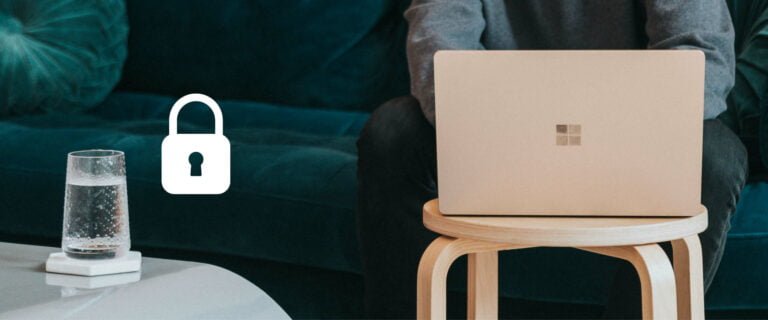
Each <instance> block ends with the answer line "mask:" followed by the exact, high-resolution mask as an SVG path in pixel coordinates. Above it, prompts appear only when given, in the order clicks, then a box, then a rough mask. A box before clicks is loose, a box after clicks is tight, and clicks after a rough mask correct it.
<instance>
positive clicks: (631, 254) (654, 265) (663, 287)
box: [580, 243, 677, 319]
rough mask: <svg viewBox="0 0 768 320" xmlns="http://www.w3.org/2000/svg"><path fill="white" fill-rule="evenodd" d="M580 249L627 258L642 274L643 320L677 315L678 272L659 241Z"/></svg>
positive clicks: (639, 273) (670, 317) (675, 316)
mask: <svg viewBox="0 0 768 320" xmlns="http://www.w3.org/2000/svg"><path fill="white" fill-rule="evenodd" d="M580 249H583V250H586V251H591V252H595V253H599V254H603V255H607V256H612V257H616V258H620V259H624V260H627V261H629V262H630V263H632V265H633V266H634V267H635V270H637V273H638V275H639V276H640V286H641V290H642V295H643V319H675V318H677V298H676V294H675V275H674V272H673V270H672V265H671V264H670V262H669V258H667V255H666V254H665V253H664V250H662V249H661V247H659V245H658V244H655V243H654V244H646V245H640V246H625V247H591V248H580Z"/></svg>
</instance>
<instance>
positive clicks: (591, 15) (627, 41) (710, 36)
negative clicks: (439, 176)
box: [405, 0, 735, 124]
mask: <svg viewBox="0 0 768 320" xmlns="http://www.w3.org/2000/svg"><path fill="white" fill-rule="evenodd" d="M405 18H406V19H407V20H408V23H409V31H408V64H409V69H410V72H411V93H412V94H413V95H414V96H415V97H416V99H418V100H419V102H420V104H421V108H422V110H423V111H424V115H425V116H426V117H427V119H428V120H429V121H430V122H431V123H432V124H434V122H435V92H434V79H433V76H434V73H433V64H432V57H433V55H434V54H435V52H436V51H437V50H458V49H463V50H484V49H487V50H500V49H504V50H509V49H645V48H648V49H678V48H680V49H699V50H702V51H704V53H705V54H706V93H705V98H704V118H705V119H710V118H714V117H716V116H717V115H718V114H720V113H721V112H722V111H724V110H725V109H726V104H725V98H726V96H727V94H728V92H729V91H730V89H731V87H732V86H733V81H734V63H735V62H734V48H733V40H734V39H733V38H734V35H733V25H732V24H731V19H730V15H729V13H728V8H727V7H726V4H725V1H724V0H414V1H413V3H412V4H411V7H410V8H409V9H408V10H407V11H406V12H405Z"/></svg>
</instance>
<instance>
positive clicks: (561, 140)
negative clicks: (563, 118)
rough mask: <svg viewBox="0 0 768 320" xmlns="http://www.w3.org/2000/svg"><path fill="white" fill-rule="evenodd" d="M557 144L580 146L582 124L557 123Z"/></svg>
mask: <svg viewBox="0 0 768 320" xmlns="http://www.w3.org/2000/svg"><path fill="white" fill-rule="evenodd" d="M555 134H556V136H555V145H558V146H580V145H581V125H580V124H557V125H555Z"/></svg>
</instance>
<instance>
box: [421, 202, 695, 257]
mask: <svg viewBox="0 0 768 320" xmlns="http://www.w3.org/2000/svg"><path fill="white" fill-rule="evenodd" d="M423 220H424V226H426V227H427V229H429V230H432V231H434V232H437V233H439V234H443V235H447V236H450V237H454V238H462V239H475V240H482V241H489V242H501V243H514V244H519V245H525V244H530V245H532V246H547V247H603V246H623V245H637V244H644V243H658V242H666V241H671V240H676V239H681V238H684V237H687V236H691V235H695V234H698V233H701V232H702V231H704V230H705V229H706V228H707V209H706V208H705V207H704V206H702V205H700V206H699V209H698V211H697V212H695V213H693V215H691V216H687V217H553V216H547V217H542V216H536V217H534V216H503V217H500V216H445V215H443V214H441V213H440V211H439V209H438V200H437V199H435V200H432V201H429V202H427V203H426V204H425V205H424V213H423Z"/></svg>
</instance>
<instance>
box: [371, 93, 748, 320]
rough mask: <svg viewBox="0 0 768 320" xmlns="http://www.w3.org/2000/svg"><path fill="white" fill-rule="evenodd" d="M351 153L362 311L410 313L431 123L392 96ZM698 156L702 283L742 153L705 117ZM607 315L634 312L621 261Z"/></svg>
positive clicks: (427, 188)
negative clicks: (354, 155) (704, 215)
mask: <svg viewBox="0 0 768 320" xmlns="http://www.w3.org/2000/svg"><path fill="white" fill-rule="evenodd" d="M358 153H359V160H358V190H359V191H358V192H359V203H358V206H359V207H358V217H357V223H358V237H359V239H360V246H361V252H362V257H363V272H364V277H365V304H366V305H365V308H366V312H367V316H369V317H372V318H413V317H415V314H416V274H417V269H418V263H419V259H420V257H421V254H422V252H423V251H424V250H425V249H426V247H427V246H428V245H429V243H430V242H431V241H432V240H434V239H435V237H436V236H437V235H436V234H435V233H433V232H431V231H429V230H427V229H426V228H424V226H423V225H422V220H421V208H422V206H423V205H424V203H425V202H426V201H428V200H430V199H434V198H436V197H437V166H436V161H437V159H436V151H435V129H434V127H432V125H430V124H429V122H427V120H426V119H425V118H424V116H423V115H422V113H421V109H420V108H419V104H418V102H417V101H416V100H415V99H414V98H412V97H401V98H397V99H394V100H391V101H389V102H387V103H385V104H384V105H382V106H381V107H379V108H378V109H377V110H376V111H374V113H373V115H372V116H371V118H370V120H369V121H368V123H367V125H366V126H365V129H363V132H362V134H361V136H360V139H359V141H358ZM703 157H704V160H703V170H702V171H703V172H702V177H703V179H702V190H701V196H702V203H703V204H704V205H705V206H706V207H707V208H708V211H709V227H708V228H707V230H706V231H705V232H704V233H702V234H701V235H700V238H701V244H702V249H703V258H704V280H705V288H707V287H709V285H710V284H711V283H712V279H713V277H714V276H715V272H716V271H717V266H718V265H719V263H720V258H721V257H722V255H723V249H724V246H725V239H726V234H727V232H728V230H729V228H730V218H731V214H732V213H733V211H734V209H735V206H736V202H737V200H738V197H739V193H740V191H741V188H742V187H743V185H744V181H745V178H746V171H747V161H746V159H747V156H746V150H745V148H744V146H743V145H742V144H741V142H740V141H739V139H738V137H737V136H736V135H735V134H734V133H733V132H731V131H730V129H729V128H727V127H726V126H725V125H723V124H722V123H721V122H720V121H719V120H705V121H704V155H703ZM607 314H608V315H609V316H610V317H639V315H640V288H639V281H638V280H637V276H636V275H635V272H634V269H632V268H631V266H630V265H629V264H628V263H625V265H623V266H622V267H621V268H619V272H618V273H617V275H616V277H615V281H614V289H613V292H612V293H611V298H610V302H609V305H608V306H607Z"/></svg>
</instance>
